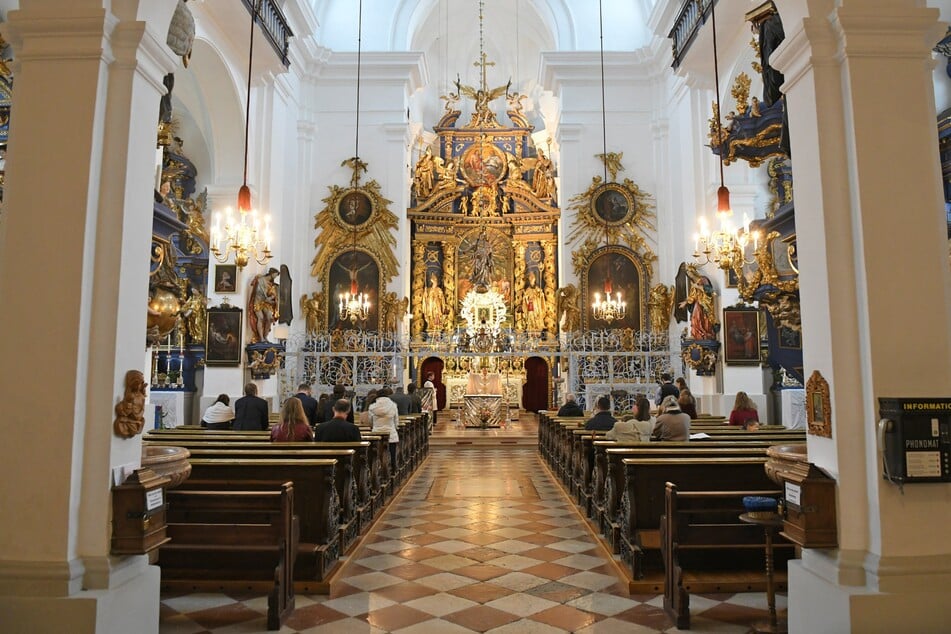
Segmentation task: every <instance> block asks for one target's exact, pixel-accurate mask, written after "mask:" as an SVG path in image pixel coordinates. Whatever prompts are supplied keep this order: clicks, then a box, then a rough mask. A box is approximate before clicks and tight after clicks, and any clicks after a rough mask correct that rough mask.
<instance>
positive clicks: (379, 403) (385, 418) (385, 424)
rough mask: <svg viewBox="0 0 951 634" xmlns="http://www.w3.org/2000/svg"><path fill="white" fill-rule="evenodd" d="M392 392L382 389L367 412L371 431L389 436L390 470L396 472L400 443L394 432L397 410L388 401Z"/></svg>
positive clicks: (388, 389)
mask: <svg viewBox="0 0 951 634" xmlns="http://www.w3.org/2000/svg"><path fill="white" fill-rule="evenodd" d="M391 394H393V390H391V389H390V388H388V387H384V388H383V389H381V390H380V391H378V392H377V396H376V401H375V402H374V403H373V404H372V405H370V407H369V409H368V410H367V411H369V412H370V425H371V426H372V431H377V432H389V434H390V469H392V470H393V471H395V470H396V468H397V465H396V446H397V445H398V444H399V442H400V436H399V433H398V432H397V431H396V424H397V421H398V420H399V409H398V408H397V407H396V403H394V402H393V401H392V399H390V395H391Z"/></svg>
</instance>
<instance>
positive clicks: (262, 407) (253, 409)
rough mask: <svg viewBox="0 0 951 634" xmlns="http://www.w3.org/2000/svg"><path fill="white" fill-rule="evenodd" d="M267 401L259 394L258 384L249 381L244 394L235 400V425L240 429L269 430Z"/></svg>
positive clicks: (235, 428) (236, 428) (234, 426)
mask: <svg viewBox="0 0 951 634" xmlns="http://www.w3.org/2000/svg"><path fill="white" fill-rule="evenodd" d="M267 415H268V407H267V401H265V400H264V399H263V398H261V397H260V396H258V386H257V385H255V384H254V383H248V384H247V385H245V386H244V396H242V397H241V398H239V399H238V400H237V401H235V402H234V425H233V426H232V429H234V430H238V431H267V430H268V427H269V425H268V420H267Z"/></svg>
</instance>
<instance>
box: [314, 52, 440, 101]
mask: <svg viewBox="0 0 951 634" xmlns="http://www.w3.org/2000/svg"><path fill="white" fill-rule="evenodd" d="M356 77H357V54H356V53H337V52H334V53H332V54H331V55H330V58H329V59H328V60H327V63H326V65H325V66H324V68H323V72H322V73H321V77H320V84H321V85H334V84H353V83H355V81H356ZM360 81H361V82H368V83H373V84H376V85H388V84H389V85H399V84H402V85H404V86H405V89H406V95H407V96H409V95H412V94H413V93H414V92H416V91H417V90H418V89H419V88H421V87H423V86H425V85H426V84H428V83H429V70H428V68H427V66H426V60H425V57H424V55H423V54H422V53H416V52H409V53H403V52H396V53H363V54H362V55H361V59H360Z"/></svg>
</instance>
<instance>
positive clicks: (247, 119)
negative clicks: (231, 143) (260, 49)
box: [244, 0, 263, 187]
mask: <svg viewBox="0 0 951 634" xmlns="http://www.w3.org/2000/svg"><path fill="white" fill-rule="evenodd" d="M262 1H263V0H257V2H255V4H254V8H253V10H252V11H251V39H250V43H249V44H248V100H247V103H246V105H245V110H244V185H245V187H247V185H248V134H249V132H250V130H251V60H253V59H254V23H255V21H256V18H257V17H258V11H260V9H261V2H262Z"/></svg>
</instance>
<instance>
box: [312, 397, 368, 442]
mask: <svg viewBox="0 0 951 634" xmlns="http://www.w3.org/2000/svg"><path fill="white" fill-rule="evenodd" d="M333 412H334V417H333V418H331V419H330V420H328V421H327V422H325V423H321V424H319V425H317V429H315V430H314V441H315V442H360V440H362V439H361V437H360V430H359V429H358V428H357V426H356V425H354V424H353V423H351V422H349V421H348V420H347V414H349V413H350V401H348V400H347V399H345V398H342V399H339V400H338V401H337V402H336V403H334V404H333Z"/></svg>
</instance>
